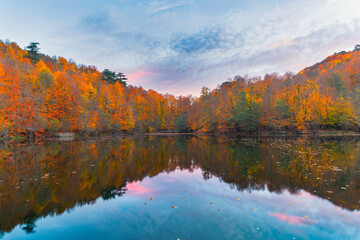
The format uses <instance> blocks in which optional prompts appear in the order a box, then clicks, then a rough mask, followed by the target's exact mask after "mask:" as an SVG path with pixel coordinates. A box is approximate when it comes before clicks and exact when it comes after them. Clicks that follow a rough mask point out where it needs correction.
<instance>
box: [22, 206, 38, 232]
mask: <svg viewBox="0 0 360 240" xmlns="http://www.w3.org/2000/svg"><path fill="white" fill-rule="evenodd" d="M36 219H37V216H36V214H35V213H34V212H32V211H31V212H29V213H28V214H27V215H26V216H25V217H24V218H23V219H22V221H21V222H22V223H21V225H22V227H21V229H23V230H24V231H25V232H26V233H27V234H30V233H35V230H34V229H35V227H36V225H35V222H36Z"/></svg>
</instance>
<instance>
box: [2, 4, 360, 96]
mask: <svg viewBox="0 0 360 240" xmlns="http://www.w3.org/2000/svg"><path fill="white" fill-rule="evenodd" d="M69 4H71V9H69V8H68V7H64V6H63V5H61V4H55V3H51V2H45V1H40V0H34V1H32V4H31V5H28V6H27V7H26V9H25V8H21V7H20V5H19V4H18V3H16V2H11V3H7V4H4V6H2V8H1V9H0V25H2V26H0V27H1V29H2V34H3V36H4V38H10V39H11V40H13V41H17V42H19V43H20V45H22V46H25V45H27V44H28V42H30V41H39V42H40V43H41V46H40V47H41V48H42V51H43V52H45V53H49V54H51V55H52V54H56V55H60V56H64V57H67V58H73V59H75V60H76V61H77V62H79V63H84V64H89V65H96V66H98V68H99V69H104V68H109V69H112V70H114V71H120V72H123V73H125V74H126V75H127V76H128V77H129V82H131V83H133V84H136V85H143V86H144V87H145V88H152V89H155V90H158V91H160V92H170V93H174V94H184V93H187V92H186V91H188V93H192V94H194V95H198V94H199V92H200V89H201V87H202V86H204V85H205V86H209V87H210V88H214V87H216V86H217V85H218V84H220V83H221V82H223V81H225V80H227V78H228V77H233V76H235V75H238V74H241V75H244V74H250V75H263V74H265V73H266V72H279V73H283V72H285V71H294V72H297V71H299V70H301V69H302V68H304V67H306V66H307V65H309V64H312V63H315V62H318V61H321V60H322V59H323V58H325V57H327V56H328V55H329V54H332V53H333V52H338V51H341V50H350V49H352V48H353V46H354V45H355V44H356V43H359V40H358V39H360V32H359V31H358V29H359V27H360V24H359V22H360V16H359V14H358V13H359V12H360V4H359V1H358V0H343V1H334V0H319V1H311V0H294V1H285V0H273V1H265V0H259V1H248V0H242V1H238V0H229V1H226V2H221V1H213V0H197V1H193V0H171V1H170V0H155V1H145V0H122V1H119V0H109V1H95V0H92V1H90V2H88V4H86V5H84V4H83V2H82V1H78V0H76V1H71V2H70V1H69V2H68V5H69ZM14 11H17V12H18V13H19V14H20V15H22V16H24V17H23V18H17V17H16V16H14V15H12V14H10V13H11V12H14ZM34 11H35V12H36V17H34V16H33V15H31V14H29V13H32V12H34ZM51 13H53V14H51ZM50 15H51V17H49V16H50ZM35 25H36V29H33V26H35ZM50 26H51V27H50Z"/></svg>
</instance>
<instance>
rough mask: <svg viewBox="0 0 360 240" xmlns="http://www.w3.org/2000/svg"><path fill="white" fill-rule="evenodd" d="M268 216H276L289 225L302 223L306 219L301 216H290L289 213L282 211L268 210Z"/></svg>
mask: <svg viewBox="0 0 360 240" xmlns="http://www.w3.org/2000/svg"><path fill="white" fill-rule="evenodd" d="M269 216H272V217H276V218H277V219H279V220H280V221H282V222H286V223H288V224H291V225H304V224H305V222H306V219H305V218H303V217H298V216H291V215H286V214H283V213H274V212H270V213H269Z"/></svg>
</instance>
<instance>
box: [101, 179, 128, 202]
mask: <svg viewBox="0 0 360 240" xmlns="http://www.w3.org/2000/svg"><path fill="white" fill-rule="evenodd" d="M124 187H125V183H124V184H123V185H122V186H121V187H119V188H117V187H114V186H111V187H107V188H105V189H104V190H102V191H101V197H102V199H104V200H109V199H113V198H115V197H121V196H122V195H124V194H125V192H126V189H125V188H124Z"/></svg>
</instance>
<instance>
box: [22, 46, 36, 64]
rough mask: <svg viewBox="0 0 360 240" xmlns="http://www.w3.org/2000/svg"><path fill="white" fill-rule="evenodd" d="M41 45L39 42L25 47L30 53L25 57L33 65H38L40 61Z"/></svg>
mask: <svg viewBox="0 0 360 240" xmlns="http://www.w3.org/2000/svg"><path fill="white" fill-rule="evenodd" d="M39 44H40V43H38V42H31V43H30V44H29V46H27V47H25V49H26V50H27V52H28V53H27V54H26V55H25V57H26V58H29V59H30V61H31V63H32V64H36V63H37V62H38V61H39V60H40V54H39V50H40V48H39V47H38V45H39Z"/></svg>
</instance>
